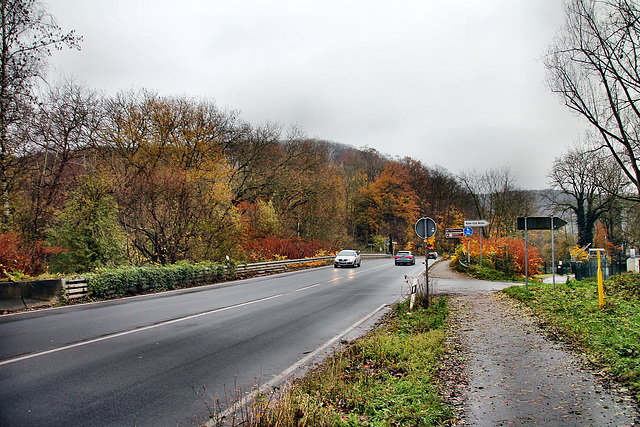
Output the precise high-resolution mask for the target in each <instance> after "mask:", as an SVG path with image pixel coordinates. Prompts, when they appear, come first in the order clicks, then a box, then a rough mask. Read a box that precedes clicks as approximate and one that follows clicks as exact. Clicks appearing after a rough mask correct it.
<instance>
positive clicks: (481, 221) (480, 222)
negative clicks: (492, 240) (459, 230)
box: [464, 219, 490, 267]
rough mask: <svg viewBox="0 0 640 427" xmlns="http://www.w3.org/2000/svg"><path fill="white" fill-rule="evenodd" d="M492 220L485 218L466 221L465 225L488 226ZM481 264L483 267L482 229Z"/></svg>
mask: <svg viewBox="0 0 640 427" xmlns="http://www.w3.org/2000/svg"><path fill="white" fill-rule="evenodd" d="M489 224H490V222H489V221H487V220H484V219H478V220H471V221H465V222H464V226H465V227H486V226H487V225H489ZM480 266H481V267H482V231H480Z"/></svg>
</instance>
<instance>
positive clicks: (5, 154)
mask: <svg viewBox="0 0 640 427" xmlns="http://www.w3.org/2000/svg"><path fill="white" fill-rule="evenodd" d="M0 22H1V23H2V32H1V33H0V186H1V197H2V213H1V215H2V216H1V219H2V226H3V227H4V228H5V229H6V227H7V226H8V224H9V219H10V215H11V204H10V194H9V193H10V184H11V183H10V181H11V179H12V172H13V171H12V166H13V162H14V161H15V159H16V156H18V157H19V156H21V155H22V154H23V153H22V151H23V149H24V146H23V144H24V141H23V140H22V139H21V138H20V135H19V132H18V128H19V125H20V123H21V121H22V120H23V119H24V115H25V110H26V109H27V108H28V107H29V106H30V105H31V104H32V103H33V99H34V95H33V87H34V85H35V84H36V80H37V78H38V77H42V76H43V75H44V72H45V70H44V67H45V65H46V59H47V58H48V56H50V55H51V51H52V49H61V48H63V47H64V46H68V47H70V48H79V46H80V44H79V43H80V38H79V37H77V36H76V35H75V33H74V32H73V31H71V32H69V33H64V32H63V31H62V30H61V28H60V27H59V26H58V25H57V24H56V21H55V19H54V17H53V16H52V15H50V14H48V13H47V12H46V11H45V10H44V8H43V7H42V5H41V4H40V3H39V2H38V1H36V0H2V1H1V2H0Z"/></svg>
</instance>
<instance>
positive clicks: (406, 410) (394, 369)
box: [250, 297, 454, 426]
mask: <svg viewBox="0 0 640 427" xmlns="http://www.w3.org/2000/svg"><path fill="white" fill-rule="evenodd" d="M447 314H448V310H447V300H446V298H444V297H443V298H435V299H433V300H432V304H431V305H430V307H429V308H428V309H426V308H416V309H414V311H413V313H411V314H409V313H408V304H407V303H402V304H398V305H396V306H395V308H394V310H393V313H392V314H391V315H390V316H389V317H388V319H387V320H386V321H385V322H384V324H383V325H381V326H380V327H378V328H376V329H375V330H374V331H372V332H371V333H369V334H368V335H367V336H365V337H363V338H360V339H358V340H356V341H354V342H351V343H349V344H348V345H347V346H346V348H344V349H343V350H342V351H340V352H338V353H336V354H335V355H333V356H331V357H329V358H328V359H327V360H326V362H325V363H324V364H323V365H322V366H320V367H319V368H317V369H315V370H313V371H311V372H310V373H308V374H307V375H306V376H304V377H303V378H301V379H298V380H296V381H294V382H293V383H292V384H291V385H290V386H288V387H287V388H286V389H285V390H283V391H282V392H281V393H280V396H279V398H278V399H277V400H273V401H269V402H266V401H265V403H264V404H263V405H262V406H263V407H262V408H261V411H260V412H261V413H259V414H258V416H256V415H254V416H253V417H252V423H251V424H250V425H253V426H401V425H402V426H405V425H406V426H409V425H410V426H435V425H443V424H444V423H445V422H447V421H448V420H451V419H452V418H453V417H454V415H453V413H452V412H451V411H450V410H449V409H448V408H447V407H446V405H444V404H443V403H442V402H441V399H440V397H439V392H438V385H437V377H436V370H437V368H438V365H439V361H440V358H441V357H442V355H443V353H444V336H445V329H446V318H447ZM259 406H260V405H259Z"/></svg>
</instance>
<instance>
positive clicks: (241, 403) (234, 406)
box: [205, 304, 387, 427]
mask: <svg viewBox="0 0 640 427" xmlns="http://www.w3.org/2000/svg"><path fill="white" fill-rule="evenodd" d="M385 307H387V304H383V305H381V306H380V307H378V308H376V309H375V310H373V311H372V312H371V313H369V314H367V315H366V316H365V317H363V318H362V319H360V320H358V321H357V322H356V323H354V324H353V325H351V326H349V327H348V328H347V329H345V330H344V331H342V332H340V333H339V334H338V335H336V336H334V337H333V338H331V339H330V340H329V341H327V342H325V343H324V344H322V345H321V346H320V347H318V348H317V349H315V350H314V351H313V352H312V353H309V354H307V355H306V356H305V357H303V358H302V359H300V360H298V361H297V362H296V363H294V364H293V365H291V366H289V367H288V368H287V369H285V370H284V371H282V372H281V373H280V374H278V375H276V376H274V377H273V378H271V380H269V381H267V382H266V383H265V384H263V385H262V386H260V387H259V388H258V389H256V390H254V391H253V392H251V393H249V394H247V395H246V396H245V397H243V398H242V399H241V400H239V401H237V402H235V403H233V404H232V405H231V406H230V407H229V408H227V409H226V410H225V411H223V412H222V413H221V414H220V415H219V419H223V418H226V417H229V416H230V415H231V414H233V413H234V412H236V411H238V410H241V409H242V408H244V407H245V406H246V405H247V404H248V403H249V402H251V401H252V400H254V399H255V397H256V396H257V395H258V394H259V393H264V392H265V391H266V390H268V389H270V388H272V387H273V386H275V385H276V384H279V383H281V382H282V381H283V380H284V379H285V378H287V377H288V376H289V375H290V374H291V373H292V372H293V371H295V370H296V369H298V368H300V367H302V366H304V365H305V364H306V363H308V362H309V361H310V360H311V359H313V358H315V357H316V356H318V354H320V353H321V352H323V351H325V350H326V349H327V348H329V347H330V346H332V345H333V344H335V343H336V341H338V340H339V339H341V338H342V337H344V336H346V335H347V334H348V333H349V332H351V331H353V330H354V329H355V328H357V327H358V326H360V325H362V324H363V323H364V322H366V321H367V320H369V319H370V318H372V317H373V316H375V315H376V314H377V313H378V312H379V311H380V310H383V309H384V308H385ZM215 422H216V421H215V420H210V421H208V422H207V423H206V424H205V426H207V427H213V426H214V425H215V424H214V423H215Z"/></svg>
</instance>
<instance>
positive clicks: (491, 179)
mask: <svg viewBox="0 0 640 427" xmlns="http://www.w3.org/2000/svg"><path fill="white" fill-rule="evenodd" d="M458 179H459V180H460V182H461V184H462V187H463V188H465V189H466V190H467V191H468V192H469V194H470V195H471V198H472V200H473V206H474V208H475V211H476V214H477V215H478V217H479V219H485V220H487V221H489V223H490V225H489V226H487V227H484V228H483V230H482V231H483V234H484V235H485V237H490V236H494V237H502V236H508V235H509V234H511V233H512V232H514V231H515V226H516V218H517V217H518V216H526V215H529V214H530V213H531V212H532V211H533V199H532V196H531V195H529V194H528V193H527V192H526V191H524V190H521V189H519V188H517V187H516V186H515V175H514V173H513V172H512V171H511V169H510V168H508V167H504V168H501V169H495V168H492V169H490V170H488V171H487V172H485V173H482V174H481V173H478V172H476V171H473V172H463V173H462V174H460V175H459V176H458Z"/></svg>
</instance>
